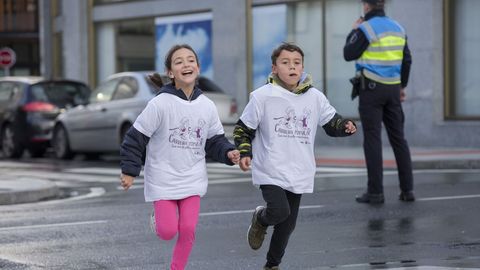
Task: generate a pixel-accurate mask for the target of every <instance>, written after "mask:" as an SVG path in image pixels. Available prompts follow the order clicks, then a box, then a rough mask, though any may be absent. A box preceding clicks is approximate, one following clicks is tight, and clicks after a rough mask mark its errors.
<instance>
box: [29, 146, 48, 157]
mask: <svg viewBox="0 0 480 270" xmlns="http://www.w3.org/2000/svg"><path fill="white" fill-rule="evenodd" d="M28 152H29V153H30V156H31V157H34V158H38V157H43V155H45V152H47V147H46V146H44V145H35V146H30V147H28Z"/></svg>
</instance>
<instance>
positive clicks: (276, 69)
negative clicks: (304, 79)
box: [272, 50, 303, 90]
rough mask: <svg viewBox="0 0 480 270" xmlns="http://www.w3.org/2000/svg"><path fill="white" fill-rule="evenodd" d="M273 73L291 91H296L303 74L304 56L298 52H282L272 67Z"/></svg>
mask: <svg viewBox="0 0 480 270" xmlns="http://www.w3.org/2000/svg"><path fill="white" fill-rule="evenodd" d="M272 73H273V74H276V75H277V76H278V77H279V78H280V80H282V82H283V83H284V84H285V85H286V86H287V87H288V89H289V90H292V89H295V87H297V85H298V82H299V81H300V77H301V76H302V73H303V59H302V55H301V54H300V53H299V52H297V51H294V52H289V51H286V50H282V51H281V52H280V55H279V56H278V58H277V60H276V61H275V64H274V65H272Z"/></svg>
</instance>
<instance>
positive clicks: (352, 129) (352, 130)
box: [345, 121, 357, 134]
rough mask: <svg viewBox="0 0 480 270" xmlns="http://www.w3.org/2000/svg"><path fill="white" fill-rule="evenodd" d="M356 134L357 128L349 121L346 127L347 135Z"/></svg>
mask: <svg viewBox="0 0 480 270" xmlns="http://www.w3.org/2000/svg"><path fill="white" fill-rule="evenodd" d="M355 132H357V127H355V125H354V124H353V122H352V121H348V122H347V124H346V125H345V133H349V134H353V133H355Z"/></svg>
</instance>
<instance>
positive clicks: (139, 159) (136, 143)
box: [120, 126, 150, 177]
mask: <svg viewBox="0 0 480 270" xmlns="http://www.w3.org/2000/svg"><path fill="white" fill-rule="evenodd" d="M149 140H150V138H149V137H147V136H146V135H144V134H143V133H141V132H140V131H138V130H137V129H135V128H134V127H133V126H132V127H131V128H130V129H129V130H128V131H127V133H126V134H125V138H124V139H123V142H122V145H121V146H120V158H121V160H120V168H121V169H122V174H124V175H129V176H132V177H136V176H138V175H139V174H140V171H141V169H142V164H143V161H144V155H145V150H146V148H147V144H148V141H149Z"/></svg>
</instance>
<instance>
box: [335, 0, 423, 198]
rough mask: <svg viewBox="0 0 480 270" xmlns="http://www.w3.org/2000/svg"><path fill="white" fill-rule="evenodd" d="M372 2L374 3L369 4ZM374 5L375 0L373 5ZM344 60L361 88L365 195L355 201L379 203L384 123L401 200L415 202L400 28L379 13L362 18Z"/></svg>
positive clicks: (406, 60)
mask: <svg viewBox="0 0 480 270" xmlns="http://www.w3.org/2000/svg"><path fill="white" fill-rule="evenodd" d="M367 2H372V1H367ZM373 2H375V1H373ZM344 58H345V60H346V61H352V60H356V69H357V74H358V73H361V74H362V77H363V78H364V81H363V83H362V84H361V85H363V86H364V88H363V89H360V92H359V113H360V119H361V121H362V127H363V133H364V141H363V148H364V154H365V160H366V163H367V170H368V190H367V192H366V193H365V194H363V195H361V196H359V197H357V198H356V200H357V202H361V203H383V202H384V196H383V158H382V141H381V128H382V122H383V124H384V126H385V128H386V130H387V134H388V139H389V141H390V144H391V146H392V148H393V152H394V154H395V159H396V161H397V167H398V174H399V178H400V189H401V193H400V200H404V201H413V200H415V197H414V195H413V176H412V163H411V157H410V150H409V147H408V143H407V141H406V140H405V137H404V120H405V119H404V114H403V110H402V105H401V101H400V92H401V89H403V88H404V87H406V86H407V83H408V76H409V73H410V65H411V62H412V58H411V54H410V50H409V49H408V45H407V42H406V36H405V32H404V30H403V28H402V27H401V26H400V25H399V24H398V23H397V22H395V21H393V20H392V19H390V18H388V17H386V16H385V12H384V10H383V9H376V10H372V11H370V12H369V13H367V14H365V21H364V22H363V23H362V24H360V26H359V27H358V28H357V29H354V30H352V31H351V32H350V34H349V35H348V37H347V43H346V44H345V47H344Z"/></svg>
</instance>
